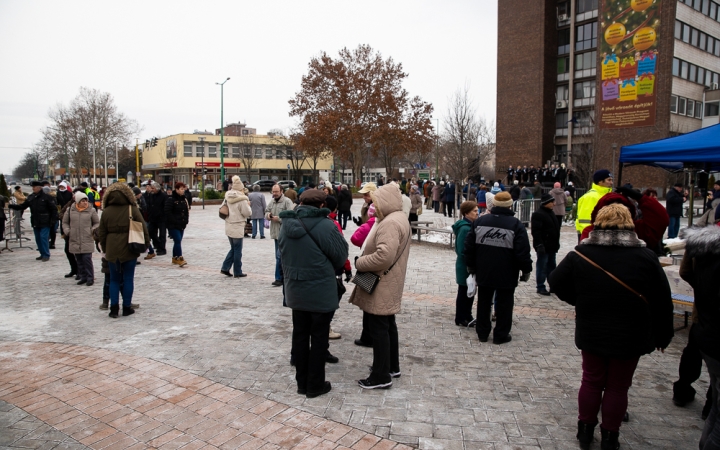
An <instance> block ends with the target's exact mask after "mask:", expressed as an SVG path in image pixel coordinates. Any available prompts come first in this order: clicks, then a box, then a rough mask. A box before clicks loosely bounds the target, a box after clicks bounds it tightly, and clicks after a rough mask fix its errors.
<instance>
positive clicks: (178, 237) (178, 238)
mask: <svg viewBox="0 0 720 450" xmlns="http://www.w3.org/2000/svg"><path fill="white" fill-rule="evenodd" d="M168 233H169V234H170V237H171V238H172V240H173V252H172V253H173V254H172V255H173V258H175V257H177V256H182V255H183V254H182V238H183V234H185V230H178V229H177V228H168Z"/></svg>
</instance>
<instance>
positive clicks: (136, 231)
mask: <svg viewBox="0 0 720 450" xmlns="http://www.w3.org/2000/svg"><path fill="white" fill-rule="evenodd" d="M128 212H129V215H130V228H129V229H128V247H130V251H131V252H133V253H137V254H140V253H145V252H146V251H147V247H146V246H145V233H143V224H142V222H136V221H134V220H133V216H132V205H128Z"/></svg>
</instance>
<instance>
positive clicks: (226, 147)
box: [222, 144, 228, 158]
mask: <svg viewBox="0 0 720 450" xmlns="http://www.w3.org/2000/svg"><path fill="white" fill-rule="evenodd" d="M222 149H223V158H227V157H228V146H227V145H225V144H223V147H222Z"/></svg>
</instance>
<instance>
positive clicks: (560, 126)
mask: <svg viewBox="0 0 720 450" xmlns="http://www.w3.org/2000/svg"><path fill="white" fill-rule="evenodd" d="M567 135H568V113H567V112H559V113H557V114H555V136H567Z"/></svg>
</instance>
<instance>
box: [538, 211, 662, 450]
mask: <svg viewBox="0 0 720 450" xmlns="http://www.w3.org/2000/svg"><path fill="white" fill-rule="evenodd" d="M594 226H595V228H594V230H593V231H592V232H591V233H590V237H589V238H588V239H585V240H583V241H582V244H581V245H578V246H577V247H575V251H574V252H570V253H568V255H567V256H566V257H565V259H563V261H562V262H561V263H560V264H559V265H558V266H557V268H556V269H555V270H554V271H553V272H552V273H551V274H550V279H549V282H550V291H551V292H553V293H554V294H556V295H557V296H558V297H559V298H560V300H562V301H564V302H567V303H569V304H570V305H573V306H575V314H576V316H575V345H576V346H577V347H578V348H579V349H580V351H581V353H582V370H583V374H582V383H581V385H580V390H579V392H578V433H577V438H578V440H579V441H580V444H581V446H583V447H584V448H587V446H589V445H590V443H591V442H592V441H593V433H594V430H595V426H596V425H597V423H598V418H597V415H598V412H599V411H600V408H601V405H602V424H601V425H600V430H601V434H602V448H614V449H615V448H619V447H618V445H619V444H618V439H619V430H620V425H621V423H622V420H623V417H624V415H625V412H626V410H627V403H628V396H627V393H628V389H629V388H630V385H631V384H632V378H633V374H634V373H635V369H636V367H637V364H638V361H639V359H640V356H642V355H646V354H649V353H652V352H653V351H654V350H656V349H657V350H661V351H664V349H665V348H666V347H667V346H668V344H670V341H671V340H672V337H673V304H672V299H671V297H670V285H669V283H668V280H667V276H666V275H665V272H663V269H662V267H660V263H659V262H658V259H657V256H656V255H655V253H654V252H653V251H652V250H650V249H648V248H646V246H645V242H643V241H641V240H640V239H638V237H637V235H636V234H635V231H634V229H635V225H634V224H633V220H632V216H631V215H630V211H629V210H628V209H627V207H626V206H625V205H622V204H620V203H612V204H610V205H607V206H605V207H603V208H602V209H601V210H600V211H599V212H598V214H597V216H596V218H595V223H594ZM585 258H587V259H589V260H586V259H585ZM590 261H592V263H591V262H590ZM594 264H597V265H598V266H599V267H596V266H595V265H594ZM605 271H607V272H609V273H610V274H612V276H611V275H609V274H608V273H606V272H605ZM613 276H614V277H616V278H617V279H618V280H620V281H617V280H616V279H615V278H613ZM622 283H624V284H622ZM638 294H640V295H642V297H641V296H640V295H638Z"/></svg>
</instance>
